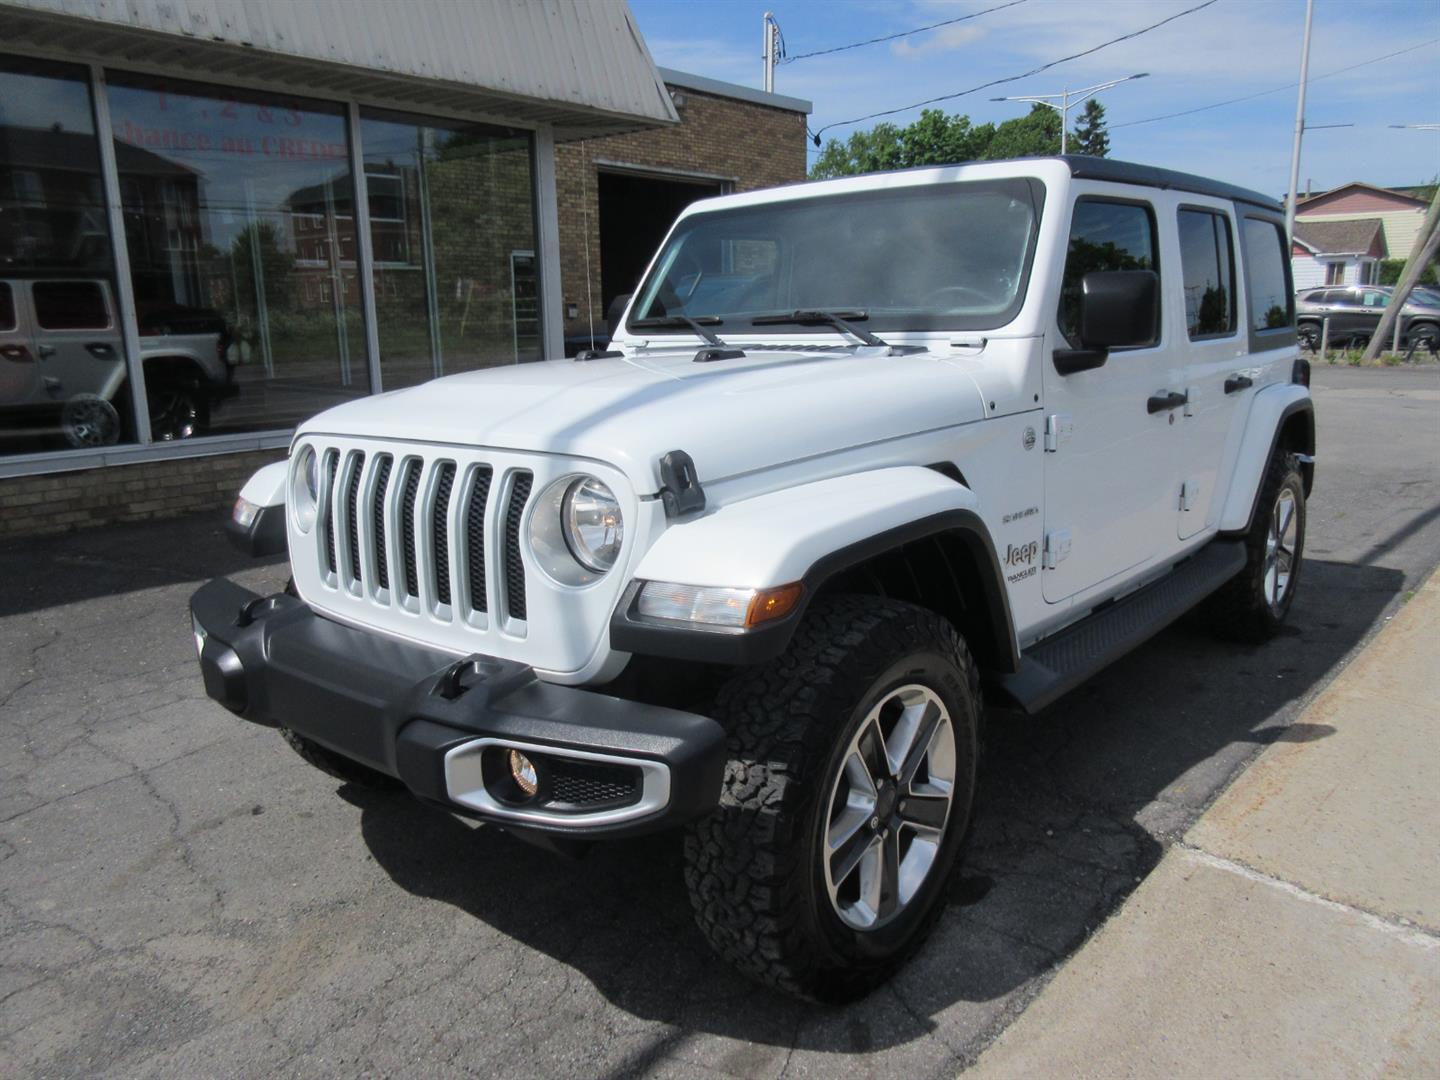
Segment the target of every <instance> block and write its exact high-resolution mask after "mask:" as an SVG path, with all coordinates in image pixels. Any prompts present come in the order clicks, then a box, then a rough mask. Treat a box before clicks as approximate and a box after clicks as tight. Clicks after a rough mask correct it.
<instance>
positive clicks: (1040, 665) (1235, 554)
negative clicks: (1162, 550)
mask: <svg viewBox="0 0 1440 1080" xmlns="http://www.w3.org/2000/svg"><path fill="white" fill-rule="evenodd" d="M1244 568H1245V545H1244V542H1243V541H1240V540H1215V541H1212V542H1211V543H1210V544H1208V545H1207V546H1206V547H1204V548H1202V549H1201V550H1200V551H1199V552H1198V553H1196V554H1195V555H1193V556H1191V557H1190V558H1189V559H1186V560H1185V561H1184V562H1182V563H1180V564H1179V565H1178V566H1176V567H1175V569H1173V570H1172V571H1171V572H1170V573H1168V574H1166V575H1165V576H1164V577H1163V578H1161V579H1159V580H1158V581H1154V582H1151V583H1150V584H1149V585H1146V586H1145V587H1144V588H1143V589H1139V590H1137V591H1136V592H1133V593H1131V594H1130V595H1129V596H1126V597H1122V598H1121V599H1119V600H1117V601H1115V603H1113V604H1110V605H1109V606H1108V607H1105V608H1102V609H1101V610H1099V611H1096V612H1094V613H1093V614H1091V615H1087V616H1086V617H1085V618H1084V619H1081V620H1080V621H1079V622H1078V623H1076V624H1074V625H1073V626H1067V627H1066V628H1065V629H1064V630H1061V631H1058V632H1057V633H1055V634H1053V635H1051V636H1050V637H1048V638H1044V639H1043V640H1041V641H1038V642H1036V643H1035V644H1034V645H1032V646H1030V648H1028V649H1026V650H1025V653H1024V654H1023V655H1022V656H1021V657H1020V670H1019V671H1017V672H1015V673H1014V674H1013V675H1005V676H1003V677H1001V679H1000V681H999V686H1000V689H1002V690H1003V691H1004V692H1005V693H1006V694H1008V695H1009V696H1010V697H1011V698H1013V699H1014V700H1015V703H1016V704H1017V705H1019V706H1020V708H1022V709H1024V710H1025V711H1026V712H1027V713H1031V714H1034V713H1037V712H1039V711H1040V710H1041V709H1043V708H1045V706H1047V705H1049V704H1050V703H1051V702H1052V701H1054V700H1055V699H1056V698H1058V697H1060V696H1061V695H1063V694H1067V693H1069V692H1070V691H1071V690H1073V689H1075V687H1077V686H1079V685H1080V684H1081V683H1083V682H1085V680H1087V679H1089V678H1090V676H1092V675H1094V674H1095V673H1096V672H1098V671H1099V670H1100V669H1101V668H1103V667H1106V666H1108V665H1109V664H1111V663H1113V662H1114V661H1115V660H1118V659H1119V658H1120V657H1122V656H1124V655H1125V654H1126V653H1128V652H1130V651H1131V650H1132V649H1134V648H1135V647H1136V646H1137V645H1140V644H1141V643H1143V642H1145V641H1147V640H1148V639H1150V638H1152V637H1154V636H1155V635H1156V634H1158V633H1159V632H1160V631H1161V630H1163V629H1165V627H1167V626H1169V625H1170V624H1171V623H1172V622H1174V621H1175V620H1176V619H1178V618H1179V617H1180V616H1181V615H1183V614H1185V612H1187V611H1189V610H1190V609H1191V608H1192V607H1194V606H1195V605H1196V604H1198V603H1199V602H1200V601H1201V600H1204V599H1205V598H1206V597H1207V596H1209V595H1210V594H1211V593H1213V592H1214V591H1215V590H1216V589H1218V588H1220V586H1221V585H1224V584H1225V583H1226V582H1227V581H1229V580H1230V579H1231V578H1232V577H1234V576H1235V575H1236V574H1238V573H1239V572H1240V571H1241V570H1243V569H1244Z"/></svg>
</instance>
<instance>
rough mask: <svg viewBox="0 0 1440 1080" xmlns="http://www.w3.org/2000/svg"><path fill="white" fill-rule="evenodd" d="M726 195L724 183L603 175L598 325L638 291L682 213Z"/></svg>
mask: <svg viewBox="0 0 1440 1080" xmlns="http://www.w3.org/2000/svg"><path fill="white" fill-rule="evenodd" d="M724 190H725V185H724V184H723V182H722V181H719V180H701V179H695V180H690V179H687V178H684V177H662V176H655V175H644V174H639V173H629V172H612V171H608V170H603V169H602V170H601V171H600V174H599V198H600V294H601V302H600V307H599V310H598V311H597V312H596V315H597V322H598V321H600V319H602V318H603V316H604V313H605V312H607V311H609V310H610V303H611V301H613V300H614V299H615V297H617V296H620V295H622V294H623V293H628V292H633V291H634V290H635V286H636V285H638V284H639V283H640V275H642V274H643V273H644V272H645V267H646V266H647V265H649V262H650V257H651V256H652V255H654V254H655V249H656V248H657V247H659V246H660V241H661V240H663V239H664V238H665V234H666V233H667V232H669V230H670V226H671V225H672V224H674V222H675V218H676V216H677V215H678V214H679V213H680V211H681V210H684V209H685V207H687V206H689V205H690V204H691V203H692V202H694V201H695V200H696V199H705V198H708V197H710V196H711V195H719V194H721V193H722V192H723V191H724Z"/></svg>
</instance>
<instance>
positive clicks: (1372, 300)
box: [1360, 289, 1390, 307]
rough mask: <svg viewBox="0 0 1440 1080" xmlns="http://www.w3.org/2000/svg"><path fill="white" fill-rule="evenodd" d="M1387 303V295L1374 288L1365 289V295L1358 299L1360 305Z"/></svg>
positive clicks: (1376, 305)
mask: <svg viewBox="0 0 1440 1080" xmlns="http://www.w3.org/2000/svg"><path fill="white" fill-rule="evenodd" d="M1389 303H1390V297H1389V295H1388V294H1386V293H1383V292H1377V291H1376V290H1375V289H1366V290H1365V295H1364V296H1363V297H1361V299H1360V306H1361V307H1387V306H1388V305H1389Z"/></svg>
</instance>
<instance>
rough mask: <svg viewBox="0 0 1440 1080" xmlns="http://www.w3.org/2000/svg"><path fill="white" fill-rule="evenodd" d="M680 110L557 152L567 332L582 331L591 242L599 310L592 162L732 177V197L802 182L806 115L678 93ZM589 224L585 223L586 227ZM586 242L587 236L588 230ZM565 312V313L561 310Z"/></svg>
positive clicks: (597, 217)
mask: <svg viewBox="0 0 1440 1080" xmlns="http://www.w3.org/2000/svg"><path fill="white" fill-rule="evenodd" d="M680 92H681V93H683V94H684V95H685V99H686V102H685V106H684V107H683V108H681V109H679V110H678V111H679V113H680V123H679V124H678V125H675V126H673V127H669V128H660V129H652V130H649V131H639V132H634V133H632V134H629V135H612V136H609V137H608V138H603V139H584V140H581V141H579V142H573V143H562V144H560V145H559V146H557V147H556V148H555V187H556V199H557V203H558V207H559V218H560V271H561V287H562V289H563V294H562V295H563V303H564V304H565V305H566V307H567V308H568V306H569V305H570V304H574V305H576V307H577V308H578V310H579V316H578V317H577V318H575V319H566V320H565V333H566V334H579V333H583V332H584V331H585V329H586V326H587V318H586V307H585V305H586V290H585V276H586V272H585V266H586V260H585V253H586V242H587V239H588V242H589V253H590V260H589V265H590V293H591V296H592V297H593V300H594V303H595V307H596V310H595V319H596V322H597V324H603V322H604V318H605V312H604V311H603V310H601V309H600V207H599V201H598V196H597V184H596V172H597V170H596V166H595V161H596V160H597V159H600V160H605V161H611V162H620V163H623V164H626V165H632V166H635V167H637V168H646V167H648V168H655V169H675V170H682V171H687V172H693V173H700V174H705V175H708V176H720V177H726V178H731V177H733V178H734V182H733V188H732V190H734V191H753V190H755V189H756V188H766V187H777V186H779V185H781V184H793V183H795V182H797V181H800V180H804V179H805V116H804V114H803V113H798V112H790V111H788V110H785V109H776V108H771V107H769V106H766V105H755V104H751V103H750V102H747V101H737V100H734V99H732V98H724V97H717V96H714V95H711V94H705V93H701V92H699V91H696V90H691V89H689V88H680ZM587 218H588V221H587ZM587 224H588V226H589V228H588V237H587V228H586V226H587ZM562 310H563V309H562Z"/></svg>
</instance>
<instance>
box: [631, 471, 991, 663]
mask: <svg viewBox="0 0 1440 1080" xmlns="http://www.w3.org/2000/svg"><path fill="white" fill-rule="evenodd" d="M978 507H979V498H978V497H977V496H976V495H975V493H974V492H973V491H971V490H970V489H969V488H967V487H964V486H963V485H961V484H959V483H956V482H955V481H954V480H953V479H951V478H949V477H948V476H945V475H943V474H941V473H939V472H937V471H935V470H934V469H929V468H925V467H922V466H901V467H896V468H887V469H877V470H873V471H870V472H866V473H857V474H852V475H850V476H843V477H834V478H831V479H827V480H819V481H815V482H812V483H809V484H803V485H800V486H798V487H792V488H787V489H784V490H782V491H777V492H770V493H768V494H765V495H760V496H756V497H754V498H751V499H745V500H741V501H739V502H736V503H730V504H727V505H725V506H722V507H720V508H719V509H717V510H715V511H712V512H711V513H707V514H705V515H703V516H701V517H697V518H694V519H691V520H688V521H682V522H677V523H676V524H674V525H671V526H670V527H669V528H668V529H666V531H665V532H664V533H663V534H662V535H661V536H660V538H659V539H658V540H657V541H656V543H655V544H654V545H653V546H652V547H651V549H650V550H649V551H648V552H647V553H646V554H645V556H644V557H643V558H642V559H641V560H640V563H639V565H638V566H637V567H636V569H635V572H634V574H633V580H632V581H631V582H630V584H629V585H628V586H627V587H626V589H625V591H624V593H623V594H622V596H621V598H620V602H619V604H618V605H617V606H616V609H615V612H614V614H613V615H612V617H611V620H610V645H611V648H613V649H616V650H618V651H621V652H629V653H635V654H639V655H645V656H660V657H667V658H671V659H678V660H696V661H703V662H708V663H716V664H727V665H737V664H757V663H764V662H766V661H768V660H772V659H774V658H775V657H777V656H779V655H780V654H781V653H782V652H784V651H785V649H786V647H787V646H788V645H789V644H790V639H791V638H792V637H793V636H794V633H795V629H796V627H797V626H798V625H799V624H800V620H801V619H802V618H804V615H805V611H806V609H807V608H808V606H809V603H810V601H811V600H812V599H813V598H814V597H815V595H816V594H817V593H818V592H819V591H820V590H821V588H823V586H824V585H825V584H826V582H828V581H829V580H830V579H832V578H834V577H835V576H836V575H837V574H840V573H842V572H844V571H846V570H848V569H851V568H852V567H855V566H858V565H860V564H861V563H864V562H866V561H867V560H869V559H873V558H875V557H876V556H878V555H882V554H885V553H886V552H890V551H894V550H896V549H897V548H900V547H903V546H905V545H907V544H911V543H914V542H916V541H918V540H924V539H927V538H929V537H936V536H941V535H945V536H948V537H952V538H954V539H955V540H956V541H958V542H959V543H960V544H961V545H963V548H964V550H965V552H966V554H967V555H968V557H969V558H970V559H971V560H972V561H973V563H974V565H975V567H976V569H977V571H978V572H977V574H976V575H975V576H976V579H977V581H976V584H977V585H978V587H979V590H980V593H981V595H982V596H983V599H984V606H985V613H984V614H985V624H986V632H987V635H988V638H989V641H988V642H987V643H985V644H988V646H989V648H988V649H981V650H980V651H985V652H989V653H990V654H992V655H991V656H990V657H989V659H990V664H989V665H988V666H992V667H994V668H996V669H998V670H1001V671H1013V670H1014V669H1015V668H1016V667H1017V666H1018V664H1019V646H1018V642H1017V639H1016V637H1015V627H1014V620H1013V618H1012V616H1011V613H1010V602H1009V597H1008V594H1007V592H1006V589H1005V585H1004V577H1003V575H1002V573H1001V570H1000V561H999V558H998V557H997V555H996V553H995V546H994V543H993V542H992V540H991V538H990V532H989V530H988V529H987V528H986V526H985V523H984V521H983V520H982V519H981V517H980V515H979V512H978ZM650 580H655V581H666V582H674V583H678V584H685V585H708V586H721V587H727V586H728V587H738V588H766V587H771V586H777V585H788V584H790V583H792V582H795V581H799V582H801V583H802V584H803V585H804V586H805V589H804V592H803V594H802V596H801V600H800V603H799V604H798V605H797V606H796V609H795V610H794V611H792V612H791V613H790V614H789V615H787V616H786V617H785V618H783V619H779V620H776V621H775V622H773V623H769V624H766V625H764V626H761V627H758V628H756V629H754V630H741V629H737V628H718V627H699V626H695V625H692V624H680V623H672V622H667V621H662V620H656V619H646V618H644V617H642V616H640V615H638V614H637V613H636V610H635V603H636V599H637V597H638V595H639V592H640V589H641V587H642V586H643V585H644V583H645V582H646V581H650ZM971 644H972V647H973V646H976V645H977V644H980V643H975V642H972V643H971Z"/></svg>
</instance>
